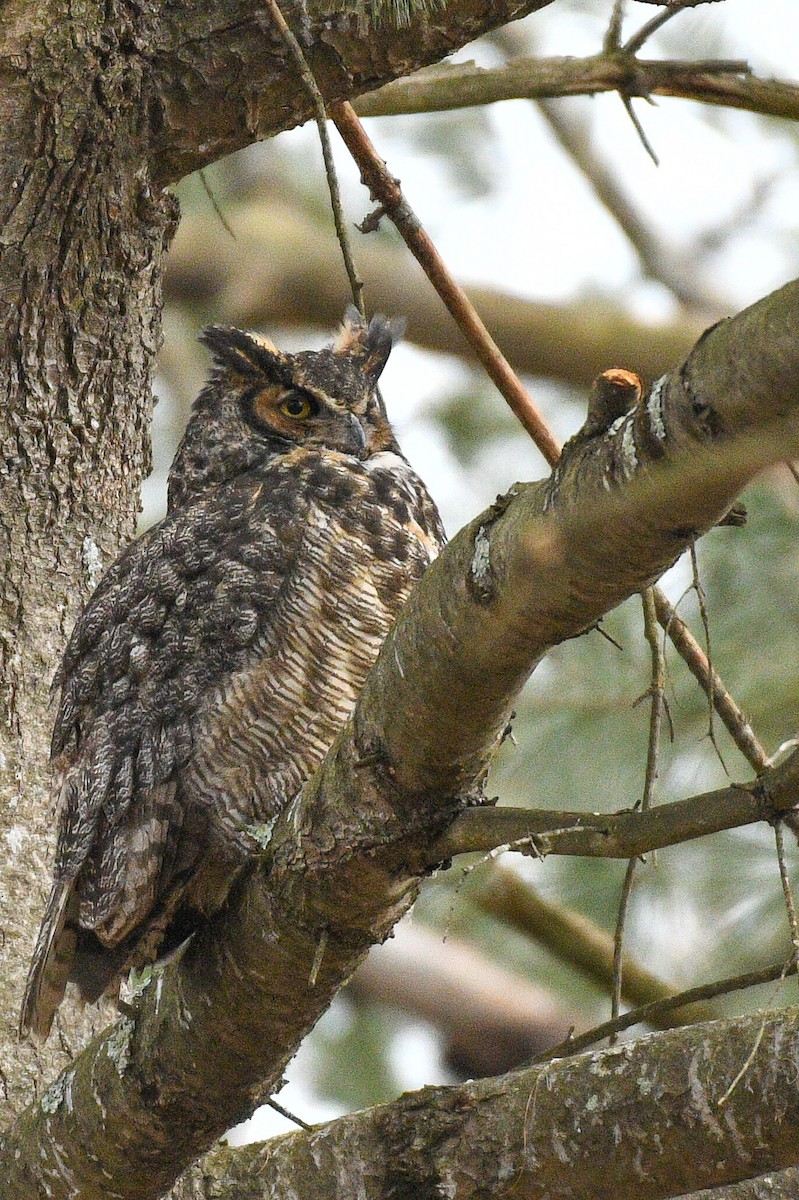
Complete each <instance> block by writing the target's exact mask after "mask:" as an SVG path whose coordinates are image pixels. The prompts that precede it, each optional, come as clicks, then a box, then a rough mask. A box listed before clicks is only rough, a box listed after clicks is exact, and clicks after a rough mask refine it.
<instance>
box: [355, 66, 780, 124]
mask: <svg viewBox="0 0 799 1200" xmlns="http://www.w3.org/2000/svg"><path fill="white" fill-rule="evenodd" d="M598 92H620V93H621V94H622V95H624V96H678V97H680V98H682V99H684V100H699V101H701V102H702V103H704V104H716V105H721V106H723V107H727V108H741V109H745V110H747V111H748V112H754V113H760V114H761V115H763V116H771V117H786V118H787V119H789V120H797V119H799V86H798V85H797V84H794V83H785V82H782V81H780V80H776V79H759V78H757V77H756V76H754V75H752V73H751V71H750V68H749V66H748V64H747V63H746V62H745V61H742V60H737V59H732V60H722V59H719V60H714V59H709V60H702V61H696V62H676V61H663V60H657V59H640V58H635V57H634V56H633V55H631V54H627V53H619V52H616V53H612V54H608V53H602V54H594V55H591V56H589V57H587V58H518V59H516V60H515V61H513V62H511V63H508V64H507V66H503V67H496V68H485V67H478V66H476V65H475V64H474V63H473V62H472V63H457V64H439V65H437V66H435V67H431V68H429V69H427V70H423V71H418V72H417V73H416V74H415V75H410V76H408V77H406V78H404V79H397V80H395V81H394V82H392V83H389V84H387V85H386V86H385V87H382V88H380V89H378V90H377V91H374V92H370V93H369V94H368V95H365V96H361V97H360V98H359V99H358V100H356V101H354V106H355V109H356V111H357V112H358V114H359V116H362V117H382V116H398V115H399V114H401V113H422V112H441V111H443V110H446V109H451V108H468V107H471V106H474V105H479V104H495V103H497V101H499V100H522V99H527V100H545V99H552V98H554V97H556V96H587V95H588V96H590V95H595V94H596V93H598Z"/></svg>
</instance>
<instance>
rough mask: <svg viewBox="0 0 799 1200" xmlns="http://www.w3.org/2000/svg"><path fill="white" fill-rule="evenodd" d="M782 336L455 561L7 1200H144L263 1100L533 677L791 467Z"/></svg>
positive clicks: (738, 326)
mask: <svg viewBox="0 0 799 1200" xmlns="http://www.w3.org/2000/svg"><path fill="white" fill-rule="evenodd" d="M798 333H799V283H793V284H789V285H787V286H786V287H785V288H783V289H781V290H780V291H778V292H775V293H773V294H772V295H771V296H769V297H767V298H765V299H764V300H762V301H760V302H759V303H758V304H756V305H754V306H752V307H751V308H749V309H747V310H745V311H744V312H743V313H741V314H739V315H738V316H737V317H735V318H733V319H731V320H729V321H726V322H723V323H721V324H720V325H718V326H716V327H715V328H714V329H712V330H711V331H710V332H709V333H708V334H706V335H705V336H704V337H703V338H701V339H700V341H699V342H698V343H697V345H696V346H695V348H694V349H693V351H692V352H691V354H690V355H689V356H688V358H687V359H686V360H685V362H684V363H683V364H682V365H681V367H679V368H678V369H676V370H675V371H673V372H672V373H671V374H670V375H669V376H667V377H664V378H663V379H661V380H660V381H658V383H657V384H656V385H655V386H654V387H653V389H652V391H651V393H650V395H649V397H648V398H647V399H646V401H645V402H644V403H642V404H641V405H640V406H639V407H638V408H637V409H636V410H633V411H632V412H631V413H630V414H628V415H627V416H626V417H623V418H620V419H619V420H618V421H616V422H615V423H614V424H613V425H612V426H611V428H610V430H608V431H607V432H606V433H605V434H604V435H600V436H597V437H592V438H588V439H583V440H581V439H579V438H578V439H575V441H573V442H572V443H571V445H570V446H569V447H567V448H566V450H565V451H564V456H563V458H562V460H561V463H560V464H559V465H558V467H557V468H556V470H555V471H554V472H553V474H552V476H551V477H550V478H549V479H548V480H545V481H543V482H541V483H537V484H525V485H518V486H516V487H514V488H512V489H511V491H510V492H509V493H508V495H507V496H506V497H503V498H501V500H500V501H498V503H497V504H496V505H495V506H494V507H493V508H492V509H490V510H489V511H488V512H486V513H483V514H482V515H481V516H479V517H478V518H476V519H475V520H474V521H473V522H472V523H471V524H470V525H468V526H467V527H466V528H465V529H463V530H462V531H461V532H460V533H459V534H458V535H457V537H455V538H454V539H453V541H452V542H451V543H450V544H449V546H448V547H447V549H446V550H445V552H444V553H443V554H442V555H441V557H440V558H439V559H438V560H437V561H436V563H434V564H433V566H432V567H431V568H430V570H429V571H428V572H427V574H426V575H425V577H424V579H423V581H422V583H421V585H420V586H419V587H418V588H417V589H416V591H415V592H414V593H413V595H412V597H411V599H410V601H409V603H408V604H407V606H406V608H405V609H404V611H403V613H402V614H401V616H400V619H399V620H398V622H397V624H396V625H395V627H394V629H393V630H392V632H391V633H390V634H389V637H388V638H387V640H386V643H385V645H384V647H383V650H382V651H381V654H380V657H379V659H378V662H377V663H376V665H375V667H374V669H373V670H372V672H371V673H370V675H369V678H368V679H367V682H366V685H365V687H364V690H363V693H362V695H361V697H360V699H359V702H358V704H357V706H356V709H355V711H354V713H353V716H352V718H351V720H350V722H349V723H348V725H347V727H346V728H345V730H344V732H343V733H342V735H341V736H340V737H339V739H338V740H337V741H336V743H335V744H334V746H333V747H332V749H331V751H330V753H329V754H328V756H327V758H326V760H325V762H324V764H323V766H322V767H321V768H320V770H319V772H317V774H316V775H315V776H314V778H313V779H312V780H311V781H310V782H309V784H308V785H307V786H306V787H305V788H304V789H303V792H302V793H301V794H300V796H298V797H297V798H296V799H295V800H294V801H293V802H292V803H291V804H290V805H289V807H288V808H287V810H286V811H285V812H284V813H283V814H282V816H281V818H280V819H279V820H278V822H277V824H276V826H275V829H274V831H273V833H272V838H271V841H270V843H269V845H268V848H267V849H266V851H265V856H264V861H263V862H258V863H254V864H253V868H252V870H251V872H250V874H249V875H248V876H247V877H246V878H245V879H243V880H242V882H241V884H240V885H239V886H238V887H237V888H236V890H235V893H234V895H233V896H232V898H231V902H230V904H229V905H228V907H227V909H226V910H225V911H224V912H222V913H221V914H219V916H218V918H217V919H215V920H214V921H213V922H211V923H210V924H209V926H208V928H207V929H206V930H205V931H204V932H203V933H202V934H200V935H198V936H197V937H196V938H195V939H194V940H193V941H192V942H191V943H190V944H189V945H188V947H187V949H186V951H185V953H184V954H183V957H182V958H181V959H179V960H178V961H177V962H176V963H173V964H171V965H169V966H167V967H166V968H165V969H163V970H162V971H160V972H156V974H155V976H154V977H153V979H152V980H151V982H150V983H149V985H148V986H147V987H146V988H145V989H144V991H143V992H142V993H141V995H140V996H139V998H138V1000H137V1003H136V1005H135V1008H134V1009H133V1010H132V1011H131V1012H130V1013H128V1014H126V1015H125V1016H124V1017H123V1018H122V1019H121V1020H120V1021H118V1022H117V1023H116V1025H115V1026H113V1027H112V1029H110V1030H109V1031H107V1032H106V1033H105V1034H103V1035H102V1036H101V1037H100V1038H98V1039H97V1040H96V1041H95V1042H93V1043H92V1044H91V1045H90V1046H89V1047H88V1048H87V1049H86V1050H85V1051H84V1053H83V1054H82V1055H80V1056H79V1057H78V1058H77V1059H76V1061H75V1062H74V1064H73V1065H72V1066H71V1067H70V1068H69V1069H68V1070H67V1071H66V1072H64V1073H62V1075H61V1076H60V1077H59V1079H58V1080H56V1082H55V1083H54V1084H53V1085H52V1086H51V1087H50V1088H49V1089H48V1091H47V1092H46V1093H45V1095H44V1096H43V1097H42V1098H41V1099H40V1100H39V1101H38V1102H37V1103H36V1104H34V1105H32V1106H31V1107H30V1108H29V1109H28V1110H27V1111H26V1112H25V1113H24V1114H23V1115H22V1116H21V1117H20V1118H19V1120H18V1121H17V1122H16V1124H15V1125H14V1126H13V1127H12V1129H11V1130H9V1132H8V1134H7V1136H6V1140H5V1142H4V1145H3V1147H2V1150H0V1172H2V1173H3V1177H4V1178H5V1179H6V1181H7V1182H6V1189H7V1193H6V1194H7V1196H8V1197H9V1200H29V1198H30V1200H32V1198H33V1197H36V1196H37V1195H38V1194H39V1193H40V1191H42V1190H45V1189H46V1190H47V1193H48V1195H50V1196H51V1197H52V1198H53V1200H60V1198H62V1197H63V1198H64V1200H66V1198H67V1197H69V1196H72V1195H75V1194H77V1195H80V1196H82V1197H86V1198H87V1200H88V1198H93V1197H100V1196H107V1195H109V1194H113V1195H115V1196H119V1197H121V1198H123V1200H155V1198H156V1197H157V1196H159V1195H161V1194H162V1192H163V1191H164V1190H165V1189H166V1188H168V1187H169V1186H170V1185H171V1183H172V1182H173V1181H174V1180H175V1178H176V1177H177V1175H178V1174H179V1173H180V1171H181V1170H182V1169H183V1168H185V1167H186V1166H187V1165H188V1164H189V1163H190V1162H192V1161H193V1160H194V1159H195V1158H196V1157H197V1156H198V1155H199V1154H200V1153H202V1152H203V1151H204V1150H205V1149H207V1148H208V1147H209V1146H210V1145H211V1144H212V1143H213V1141H214V1139H215V1138H216V1137H218V1136H219V1135H220V1134H221V1133H222V1132H224V1130H225V1129H226V1128H227V1127H229V1126H230V1125H231V1124H233V1123H234V1122H236V1121H237V1120H240V1119H241V1118H242V1117H244V1116H246V1115H247V1114H248V1113H249V1112H250V1111H251V1109H252V1107H253V1106H254V1105H255V1104H256V1103H257V1101H258V1100H259V1099H260V1098H262V1097H264V1096H265V1095H268V1094H269V1093H270V1092H271V1091H272V1090H273V1089H274V1088H275V1087H276V1086H277V1085H278V1083H279V1080H280V1076H281V1073H282V1070H283V1068H284V1067H285V1064H286V1062H287V1061H288V1059H289V1058H290V1057H291V1056H292V1054H293V1052H294V1050H295V1049H296V1046H297V1045H298V1043H299V1040H300V1039H301V1038H302V1036H303V1035H304V1034H305V1033H306V1032H307V1031H308V1029H310V1027H311V1026H312V1025H313V1024H314V1022H315V1021H316V1020H317V1018H318V1017H319V1015H320V1014H321V1013H322V1012H323V1011H324V1009H325V1007H326V1006H327V1004H328V1003H329V1001H330V998H331V997H332V995H333V994H334V992H335V991H336V989H337V988H338V987H339V986H340V985H341V984H342V983H343V982H344V980H345V979H346V978H348V976H349V975H350V974H351V973H352V971H353V970H354V968H355V967H356V966H357V964H358V963H359V962H360V961H361V959H362V958H363V955H364V954H365V952H366V950H367V949H368V947H369V945H370V944H372V943H374V942H375V941H380V940H383V939H384V938H385V937H386V936H387V935H388V933H389V932H390V930H391V928H392V926H393V924H394V923H395V922H396V921H397V919H398V918H399V917H400V916H401V915H402V913H403V912H405V911H406V910H407V908H408V907H409V905H410V904H411V902H412V901H413V899H414V897H415V895H416V892H417V889H418V886H419V883H420V881H421V879H422V877H423V875H424V874H425V873H426V872H427V871H429V869H430V867H431V854H432V856H433V857H435V854H436V852H435V851H431V846H434V845H435V839H436V837H437V836H440V835H441V834H443V832H444V830H445V829H446V828H447V827H448V826H449V825H450V824H451V822H452V819H453V817H454V816H455V815H456V814H457V812H458V811H459V810H461V809H462V808H463V805H464V802H465V800H464V798H468V797H469V796H471V795H473V794H474V787H475V784H476V783H477V782H478V781H479V780H480V779H481V778H482V776H483V774H484V772H485V770H486V768H487V766H488V763H489V762H490V759H491V756H492V754H493V751H494V749H495V747H496V745H497V744H498V742H499V741H500V740H501V738H502V736H503V733H504V730H505V728H506V724H507V720H508V716H509V713H510V710H511V707H512V704H513V701H514V698H515V696H516V694H517V692H518V689H519V688H520V687H521V685H522V684H523V682H524V681H525V679H526V678H527V676H528V675H529V673H530V671H531V670H533V669H534V667H535V666H536V664H537V663H538V662H539V661H540V660H541V658H542V656H543V655H544V654H545V653H546V652H547V650H548V649H549V648H551V647H552V646H553V645H554V644H556V643H557V642H560V641H562V640H564V639H565V638H568V637H571V636H574V635H576V634H578V633H580V632H581V631H583V630H585V629H586V628H588V627H590V626H591V625H592V624H593V623H594V622H595V621H596V620H597V618H598V617H599V616H601V615H602V614H603V613H604V612H606V611H607V609H608V608H610V607H612V606H613V605H615V604H616V603H618V602H619V601H621V600H622V599H623V598H625V597H626V596H627V595H629V594H631V593H632V592H635V591H640V590H641V589H642V588H643V587H645V586H647V585H648V584H649V583H650V582H651V581H652V580H653V579H655V578H657V576H659V575H660V574H661V572H662V571H663V570H664V569H665V568H666V567H667V566H669V565H670V564H671V563H672V562H673V561H674V559H675V557H676V556H677V555H678V554H679V553H680V552H681V550H682V549H683V548H684V547H685V546H686V545H687V544H688V543H689V542H690V541H691V540H692V539H693V538H694V537H695V536H696V534H697V533H699V532H701V531H703V530H706V529H708V528H710V527H711V526H713V525H714V524H715V522H716V521H717V520H718V519H719V518H720V517H721V516H722V515H723V514H724V513H725V512H726V510H727V509H728V507H729V505H730V504H731V503H732V501H733V500H734V498H735V496H736V495H737V493H738V492H739V491H740V488H741V487H742V486H743V485H744V484H745V483H746V482H747V481H748V480H749V479H750V478H751V477H752V476H753V474H755V473H756V472H757V471H758V470H759V469H760V468H762V467H764V466H766V465H767V464H769V463H771V462H774V461H777V460H779V459H780V458H782V457H783V456H784V455H785V454H788V453H791V452H793V451H794V450H795V448H796V447H797V445H799V424H798V423H797V411H796V410H797V395H799V389H797V380H799V337H797V334H798ZM759 815H761V816H763V817H765V816H766V815H767V813H766V812H765V811H762V810H761V813H760V814H759ZM664 1136H666V1135H665V1133H664ZM775 1165H779V1164H775Z"/></svg>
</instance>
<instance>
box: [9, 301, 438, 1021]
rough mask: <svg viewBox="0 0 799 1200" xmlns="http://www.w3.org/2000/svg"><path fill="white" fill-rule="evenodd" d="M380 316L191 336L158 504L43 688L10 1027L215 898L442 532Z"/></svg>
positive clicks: (322, 742) (113, 979)
mask: <svg viewBox="0 0 799 1200" xmlns="http://www.w3.org/2000/svg"><path fill="white" fill-rule="evenodd" d="M395 331H396V327H394V329H392V325H391V324H390V323H389V322H388V321H387V320H386V319H385V318H382V317H374V318H373V319H372V321H371V322H369V323H368V324H367V323H366V322H365V321H363V320H362V319H361V317H360V316H359V315H358V313H357V312H356V311H355V310H354V309H349V310H348V311H347V314H346V316H345V320H344V324H343V326H342V329H341V331H340V333H339V336H338V339H337V341H336V342H334V344H333V345H332V346H331V347H329V348H326V349H324V350H320V351H304V352H301V353H299V354H295V355H290V354H283V353H281V352H280V351H278V350H277V349H276V348H275V347H274V346H273V345H272V344H271V343H270V342H268V341H266V340H264V339H260V338H257V337H255V336H254V335H250V334H247V333H243V332H242V331H240V330H235V329H222V328H218V327H211V328H210V329H209V330H207V331H206V333H205V334H204V341H205V342H206V344H207V345H208V346H209V347H210V349H211V351H212V353H213V355H214V359H215V369H214V372H213V375H212V377H211V380H210V382H209V383H208V385H207V386H206V388H205V389H204V390H203V392H202V393H201V394H200V396H199V397H198V399H197V400H196V401H195V405H194V408H193V410H192V416H191V418H190V421H189V424H188V427H187V430H186V434H185V436H184V438H183V441H182V443H181V445H180V447H179V449H178V452H177V455H176V457H175V461H174V463H173V466H172V470H171V472H170V481H169V510H168V512H167V515H166V517H165V518H164V520H163V521H161V522H160V523H159V524H158V525H156V526H154V527H153V528H152V529H150V530H149V531H148V532H147V533H145V534H144V535H143V536H142V537H141V538H139V539H138V540H137V541H136V542H134V543H133V544H132V545H131V546H129V547H128V549H127V550H126V551H125V552H124V553H123V554H122V555H121V556H120V557H119V559H118V560H117V561H116V563H115V564H114V565H113V566H112V567H111V569H110V570H109V571H108V573H107V574H106V575H105V576H104V578H103V579H102V580H101V582H100V584H99V586H98V588H97V590H96V592H95V593H94V595H93V596H92V598H91V599H90V600H89V602H88V604H87V606H86V609H85V611H84V613H83V615H82V616H81V618H80V619H79V621H78V623H77V625H76V627H75V630H74V632H73V634H72V637H71V638H70V641H69V644H68V646H67V650H66V653H65V655H64V659H63V662H62V664H61V667H60V668H59V671H58V672H57V675H56V679H55V682H54V686H55V687H56V688H57V689H58V691H59V704H58V712H57V716H56V721H55V727H54V732H53V746H52V750H53V775H54V791H55V796H56V800H57V802H58V810H59V817H58V838H57V846H56V856H55V864H54V880H53V888H52V892H51V897H50V900H49V902H48V905H47V908H46V911H45V916H44V919H43V922H42V927H41V930H40V932H39V937H38V940H37V943H36V948H35V950H34V953H33V959H32V963H31V968H30V973H29V977H28V984H27V988H26V993H25V998H24V1001H23V1008H22V1015H21V1019H20V1029H21V1032H22V1033H23V1034H24V1033H27V1032H29V1031H32V1032H33V1033H34V1034H35V1035H37V1036H38V1037H40V1038H42V1037H46V1036H47V1033H48V1032H49V1029H50V1025H51V1023H52V1019H53V1015H54V1013H55V1011H56V1009H57V1007H58V1005H59V1004H60V1002H61V999H62V997H63V994H64V990H65V987H66V984H67V982H68V981H69V980H72V981H73V982H75V983H76V984H77V985H78V988H79V989H80V992H81V994H82V996H83V997H84V998H85V999H87V1000H94V999H96V998H97V997H98V996H99V995H100V994H102V992H103V991H106V990H108V989H109V988H113V987H114V986H115V985H116V984H117V982H118V980H119V979H120V978H121V977H123V976H124V975H125V974H126V972H127V971H128V970H129V969H130V968H131V967H140V966H142V965H144V964H145V963H147V962H150V961H152V960H153V959H155V958H156V957H158V956H159V955H163V954H165V953H167V952H169V951H170V950H172V949H174V948H175V947H176V946H178V945H180V944H181V942H183V941H184V940H185V939H186V938H187V937H188V936H189V935H190V934H191V933H192V931H193V930H194V929H196V928H197V926H198V924H199V923H200V922H202V921H203V920H204V919H206V918H207V916H208V915H210V914H211V913H213V912H214V911H216V910H217V909H218V908H219V907H220V905H221V904H222V903H224V899H225V897H226V895H227V892H228V890H229V888H230V886H231V884H232V882H233V880H234V879H235V876H236V874H237V872H238V870H239V869H240V868H241V866H242V865H243V864H244V863H245V862H246V861H247V858H248V857H249V856H250V855H251V854H252V853H254V852H255V850H256V848H257V847H256V843H255V842H254V840H253V837H252V828H253V827H254V826H259V825H262V824H263V823H264V822H266V821H268V820H270V819H271V818H272V817H274V816H275V815H276V814H277V813H278V812H279V811H280V810H281V808H282V807H283V806H284V805H285V804H286V803H287V802H288V801H289V800H290V799H291V798H292V797H293V796H294V795H295V794H296V792H297V791H298V790H299V788H300V787H301V786H302V784H303V782H304V781H305V780H306V779H307V778H308V776H309V775H310V774H311V772H312V771H313V770H314V768H315V767H316V766H317V765H318V764H319V762H320V761H321V759H322V758H323V757H324V754H325V753H326V751H327V749H328V747H329V746H330V744H331V742H332V741H333V739H334V737H335V735H336V733H337V732H338V731H339V729H340V728H341V727H342V725H343V724H344V722H345V721H346V719H347V717H348V715H349V713H350V712H351V710H352V707H353V705H354V703H355V700H356V698H357V696H358V693H359V692H360V689H361V687H362V685H363V682H364V679H365V677H366V674H367V672H368V670H369V668H370V667H371V665H372V663H373V662H374V659H375V658H376V656H377V653H378V650H379V648H380V645H381V644H382V642H383V640H384V638H385V636H386V633H387V632H388V630H389V628H390V626H391V624H392V623H393V621H394V619H395V617H396V615H397V613H398V612H399V609H400V608H401V606H402V604H403V603H404V601H405V600H406V598H407V596H408V594H409V592H410V589H411V588H412V586H413V584H414V583H415V582H416V580H417V579H418V578H419V577H420V575H421V574H422V572H423V571H424V569H425V567H426V566H427V565H428V563H429V562H430V561H431V559H432V558H433V557H434V556H435V555H436V553H437V552H438V549H439V547H440V545H441V543H442V541H443V531H442V529H441V524H440V521H439V518H438V514H437V511H436V508H435V505H434V504H433V502H432V500H431V499H430V497H429V496H428V494H427V491H426V489H425V487H424V485H423V484H422V483H421V481H420V480H419V479H418V477H417V476H416V475H415V474H414V472H413V471H412V469H411V468H410V466H409V465H408V463H407V462H406V460H405V459H404V458H403V457H402V455H401V452H400V450H399V447H398V446H397V443H396V441H395V439H394V435H393V433H392V430H391V428H390V426H389V424H388V422H387V421H386V419H385V418H384V417H383V416H382V414H381V412H380V408H379V406H378V404H377V401H376V399H375V386H376V383H377V379H378V377H379V375H380V373H381V371H382V369H383V367H384V365H385V362H386V360H387V358H388V355H389V353H390V350H391V345H392V340H393V334H394V332H395Z"/></svg>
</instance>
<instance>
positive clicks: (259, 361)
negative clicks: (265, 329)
mask: <svg viewBox="0 0 799 1200" xmlns="http://www.w3.org/2000/svg"><path fill="white" fill-rule="evenodd" d="M200 341H201V342H202V343H203V345H204V346H207V347H208V349H209V350H210V351H211V354H212V355H213V357H214V362H215V363H216V365H217V366H219V367H223V368H225V369H226V370H228V371H229V370H233V371H236V372H238V374H240V375H243V376H244V377H245V378H246V379H262V378H263V377H264V376H267V378H268V379H272V380H279V381H280V382H282V381H283V375H284V374H285V364H286V359H285V356H284V355H283V354H281V353H280V351H279V350H278V349H277V347H276V346H275V345H273V343H272V342H270V341H269V339H268V338H265V337H260V336H259V335H256V334H254V333H245V332H244V330H243V329H234V328H233V327H232V326H225V325H209V326H208V327H207V329H204V330H203V331H202V333H201V334H200Z"/></svg>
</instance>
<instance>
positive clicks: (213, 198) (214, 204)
mask: <svg viewBox="0 0 799 1200" xmlns="http://www.w3.org/2000/svg"><path fill="white" fill-rule="evenodd" d="M198 174H199V176H200V183H201V184H202V185H203V190H204V191H205V194H206V196H207V197H208V199H209V200H210V201H211V207H212V208H213V210H214V212H215V213H216V215H217V216H218V217H219V223H220V225H221V226H222V228H223V229H224V230H225V232H226V233H227V234H229V235H230V237H231V238H232V239H233V241H234V242H235V241H237V238H236V234H235V233H234V232H233V228H232V226H231V225H230V223H229V221H228V220H227V218H226V217H225V214H224V213H223V212H222V209H221V207H220V205H219V201H218V200H217V198H216V196H215V195H214V193H213V189H212V188H211V185H210V183H209V182H208V178H207V176H206V174H205V169H204V168H203V167H200V170H199V171H198Z"/></svg>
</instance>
